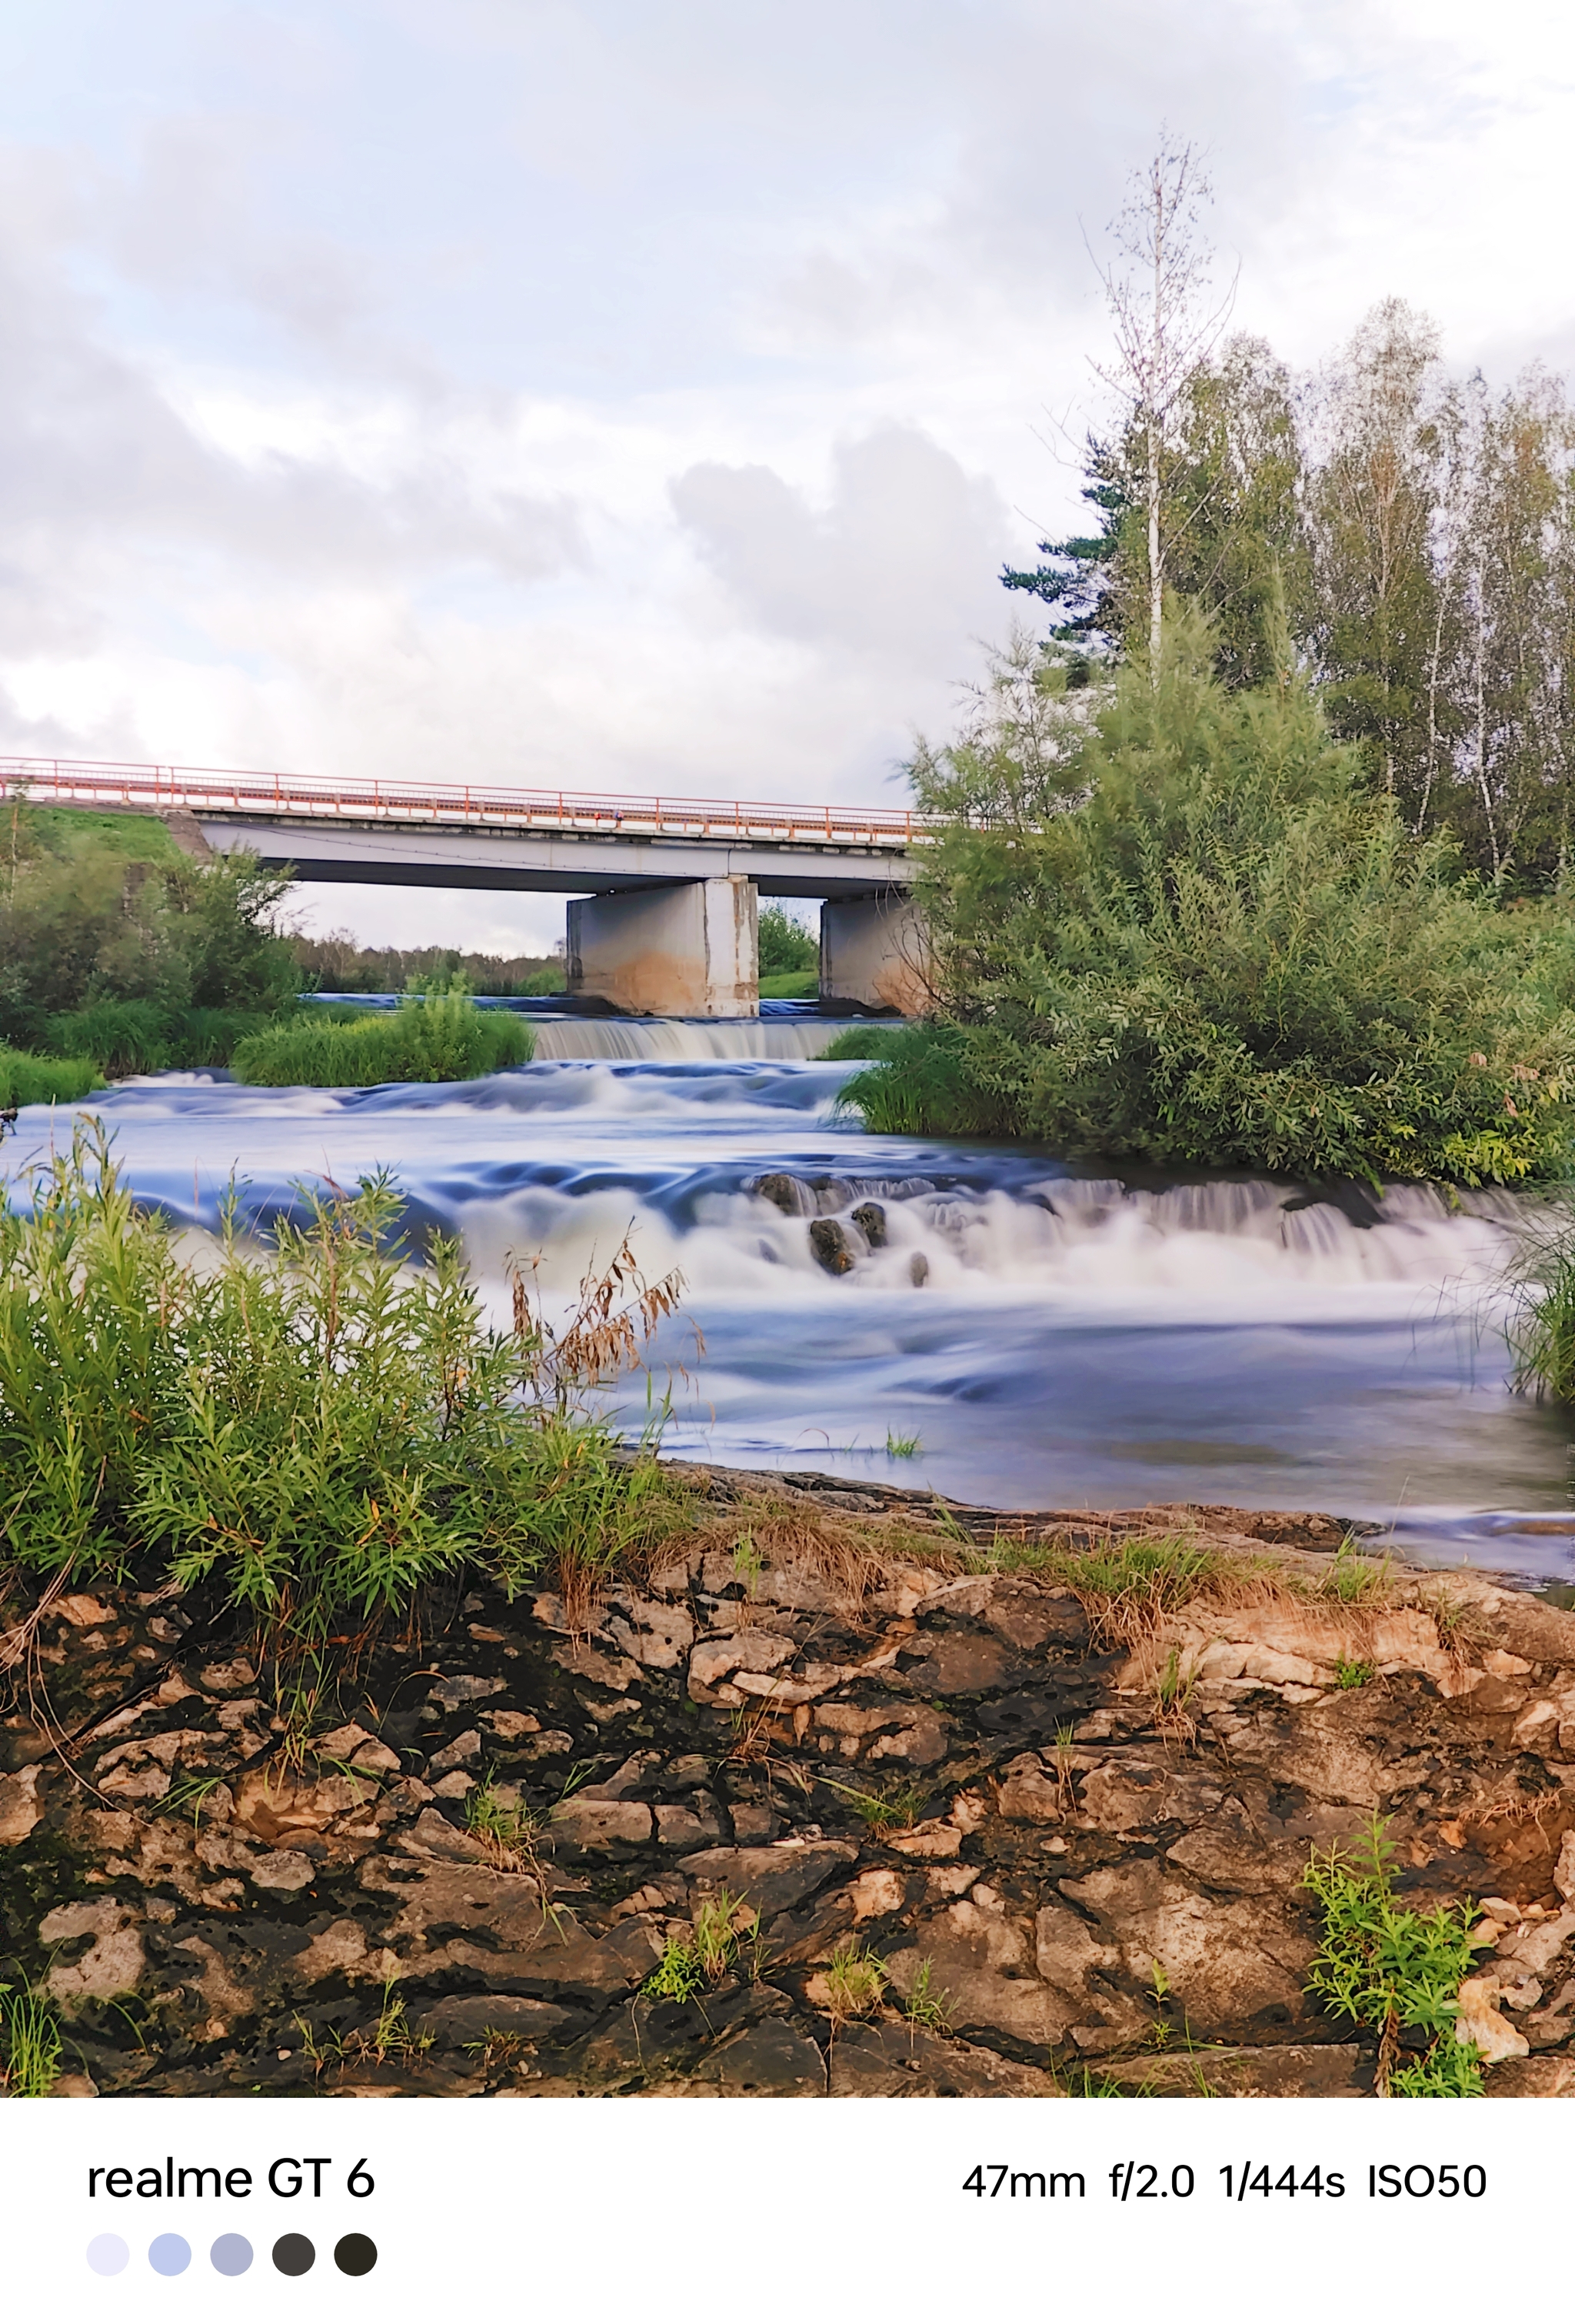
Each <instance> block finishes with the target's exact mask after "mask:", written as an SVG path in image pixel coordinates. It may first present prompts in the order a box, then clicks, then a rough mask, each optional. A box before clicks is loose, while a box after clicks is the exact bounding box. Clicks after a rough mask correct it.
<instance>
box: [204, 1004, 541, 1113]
mask: <svg viewBox="0 0 1575 2324" xmlns="http://www.w3.org/2000/svg"><path fill="white" fill-rule="evenodd" d="M534 1047H535V1035H534V1034H533V1032H532V1031H531V1028H530V1026H529V1025H527V1024H525V1023H524V1022H523V1021H522V1020H521V1019H520V1018H518V1017H514V1016H511V1015H510V1014H509V1012H508V1011H507V1010H501V1009H500V1010H492V1009H478V1008H476V1006H475V1005H474V1001H471V1000H470V998H469V997H468V995H467V994H465V992H464V991H448V992H445V993H436V994H420V993H407V994H406V995H405V997H404V999H403V1000H402V1001H401V1004H400V1006H399V1008H397V1009H392V1010H384V1011H383V1012H382V1013H381V1014H380V1015H378V1016H353V1017H350V1018H349V1019H348V1020H346V1019H344V1018H343V1017H341V1016H339V1015H338V1014H337V1013H336V1015H335V1016H334V1017H328V1016H327V1014H326V1013H325V1014H324V1015H321V1016H319V1015H318V1012H317V1011H316V1010H303V1011H302V1013H301V1014H300V1015H299V1017H296V1018H294V1019H291V1020H290V1022H289V1023H288V1024H284V1025H279V1026H274V1027H272V1028H269V1029H268V1030H266V1031H264V1032H261V1033H254V1034H253V1035H251V1036H250V1037H248V1038H247V1039H246V1040H244V1041H242V1042H241V1043H240V1044H239V1046H238V1047H237V1048H236V1050H235V1057H234V1067H235V1078H236V1080H237V1081H242V1082H251V1083H253V1084H258V1085H259V1086H261V1087H263V1088H268V1089H291V1088H295V1087H298V1086H300V1085H304V1084H315V1085H316V1086H318V1088H324V1089H347V1088H349V1089H355V1088H365V1087H367V1086H368V1085H370V1084H373V1083H375V1082H464V1081H474V1079H476V1078H477V1076H478V1075H480V1074H495V1073H497V1072H499V1071H501V1070H502V1068H503V1067H505V1066H509V1065H524V1064H525V1063H526V1062H527V1060H528V1059H529V1058H530V1056H531V1054H532V1052H533V1050H534Z"/></svg>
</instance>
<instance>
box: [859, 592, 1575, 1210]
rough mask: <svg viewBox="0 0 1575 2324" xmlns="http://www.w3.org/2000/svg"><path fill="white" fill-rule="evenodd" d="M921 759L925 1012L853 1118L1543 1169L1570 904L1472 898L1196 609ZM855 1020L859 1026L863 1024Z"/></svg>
mask: <svg viewBox="0 0 1575 2324" xmlns="http://www.w3.org/2000/svg"><path fill="white" fill-rule="evenodd" d="M1032 682H1033V685H1034V686H1035V687H1036V688H1037V690H1038V692H1039V694H1040V695H1042V696H1044V699H1043V700H1042V701H1041V702H1039V703H1038V704H1037V705H1034V704H1029V705H1027V706H1025V704H1024V701H1023V698H1022V697H1023V692H1024V687H1025V684H1026V683H1027V681H1026V679H1025V676H1024V672H1023V671H1022V669H1020V668H1018V667H1016V666H1014V667H1013V668H1011V669H1009V670H1008V671H1007V672H1005V673H1004V674H1003V677H1002V678H1001V681H1000V684H999V687H998V693H997V696H996V697H995V698H993V699H992V702H991V704H990V707H989V708H988V710H987V712H986V714H985V715H984V716H983V717H982V718H981V721H980V723H979V724H978V725H977V726H976V728H975V730H974V731H973V733H972V734H971V735H970V736H969V737H966V738H964V740H963V742H960V743H959V744H957V745H954V746H953V748H952V749H951V750H950V751H947V752H941V753H938V754H936V753H922V754H921V757H920V760H919V762H918V764H917V766H916V770H915V778H916V786H917V788H918V790H919V794H920V800H921V804H922V805H923V806H924V807H926V808H927V809H929V810H930V811H932V812H935V813H937V814H939V815H942V816H946V817H948V818H949V820H948V821H947V823H946V824H945V825H944V829H943V831H942V834H941V836H940V839H939V842H938V844H937V845H936V847H935V849H934V851H933V854H932V856H931V858H930V861H929V864H928V869H927V874H926V882H925V890H924V895H925V902H926V908H927V911H928V914H929V918H930V922H931V926H932V929H933V932H934V936H935V945H936V948H937V954H938V961H939V968H940V974H941V979H942V986H943V991H944V1010H943V1011H942V1013H941V1016H940V1019H938V1021H936V1022H935V1023H933V1024H929V1025H926V1026H923V1027H917V1028H899V1029H898V1030H896V1031H895V1033H892V1034H884V1033H883V1034H881V1035H880V1037H879V1047H878V1056H877V1061H876V1062H875V1063H873V1064H872V1065H871V1066H870V1070H869V1071H868V1072H866V1073H863V1074H858V1075H855V1076H854V1077H853V1078H852V1080H851V1082H850V1083H849V1084H847V1085H846V1087H845V1090H844V1100H845V1102H848V1103H850V1104H852V1105H854V1106H856V1107H857V1109H858V1110H859V1111H860V1112H861V1114H862V1116H863V1118H864V1120H865V1122H866V1123H867V1125H868V1126H869V1127H870V1128H871V1129H873V1130H892V1131H903V1132H908V1133H929V1134H933V1133H937V1132H939V1133H942V1134H952V1135H968V1136H988V1137H1012V1138H1024V1139H1033V1140H1035V1141H1036V1142H1040V1143H1043V1144H1045V1145H1047V1146H1050V1147H1052V1148H1055V1150H1057V1151H1059V1152H1062V1153H1068V1154H1080V1155H1088V1156H1100V1157H1110V1158H1131V1159H1134V1160H1140V1161H1144V1162H1149V1163H1156V1164H1160V1165H1171V1166H1174V1165H1182V1166H1199V1165H1202V1166H1206V1167H1230V1168H1247V1169H1268V1170H1276V1171H1283V1172H1286V1173H1293V1174H1296V1175H1299V1176H1305V1177H1311V1178H1329V1177H1338V1176H1362V1177H1365V1178H1368V1179H1377V1178H1382V1177H1386V1176H1388V1177H1396V1176H1397V1177H1411V1178H1436V1179H1445V1180H1456V1181H1463V1182H1465V1183H1466V1184H1468V1185H1479V1184H1482V1183H1484V1182H1489V1181H1492V1182H1497V1183H1509V1184H1512V1183H1515V1182H1517V1181H1535V1180H1539V1179H1550V1178H1554V1177H1557V1176H1561V1174H1562V1173H1563V1171H1564V1169H1565V1167H1566V1163H1567V1157H1568V1153H1569V1140H1570V1106H1569V1103H1568V1101H1567V1096H1566V1092H1567V1090H1568V1089H1569V1088H1570V1075H1571V1072H1572V1071H1575V1014H1572V1013H1571V1010H1570V1005H1569V1003H1570V995H1571V993H1572V991H1575V919H1572V917H1571V915H1570V911H1569V909H1568V908H1567V907H1566V906H1564V905H1563V904H1561V903H1557V902H1555V903H1550V904H1547V905H1542V906H1538V905H1532V906H1527V907H1524V908H1519V909H1515V910H1506V909H1503V908H1499V907H1498V906H1497V905H1496V904H1495V903H1494V902H1493V901H1492V900H1491V899H1489V898H1488V897H1486V896H1485V895H1484V894H1483V893H1482V892H1481V891H1480V890H1479V889H1478V887H1477V886H1476V885H1475V884H1474V883H1473V882H1471V881H1468V880H1465V879H1463V878H1461V877H1460V874H1459V871H1458V868H1457V865H1456V862H1455V861H1454V858H1453V857H1452V855H1451V853H1450V849H1449V846H1448V844H1447V843H1445V842H1443V841H1440V840H1430V841H1425V842H1418V841H1415V840H1414V839H1413V838H1411V837H1410V836H1409V835H1407V833H1406V832H1405V830H1404V829H1403V827H1402V825H1401V824H1400V822H1399V820H1398V817H1397V816H1396V815H1395V810H1394V807H1393V805H1392V803H1391V802H1390V801H1388V800H1387V799H1386V798H1382V797H1378V798H1373V797H1370V796H1368V794H1367V793H1366V792H1365V791H1364V790H1363V789H1362V788H1361V787H1360V782H1359V771H1360V770H1359V764H1358V761H1357V759H1356V756H1355V754H1354V752H1352V751H1351V750H1350V749H1349V747H1347V746H1345V745H1343V744H1340V743H1337V742H1334V741H1332V740H1331V736H1330V734H1329V733H1328V731H1327V729H1326V727H1325V725H1324V723H1323V720H1322V715H1321V713H1320V711H1319V709H1318V706H1317V704H1316V703H1315V701H1314V700H1313V696H1311V694H1310V693H1309V692H1308V690H1307V688H1306V687H1304V686H1303V683H1302V682H1301V681H1300V679H1299V678H1297V677H1295V676H1294V674H1290V673H1287V674H1286V675H1285V676H1284V677H1283V678H1280V679H1279V680H1277V681H1276V682H1275V683H1273V684H1271V685H1269V686H1266V687H1259V688H1257V689H1256V690H1243V691H1240V692H1238V693H1235V694H1231V693H1228V692H1227V691H1226V690H1225V688H1224V687H1222V686H1221V685H1220V683H1219V682H1218V680H1217V679H1216V678H1214V677H1213V675H1212V673H1211V668H1210V656H1209V635H1208V631H1207V628H1206V625H1205V624H1203V623H1202V622H1201V621H1200V620H1199V618H1198V617H1197V616H1196V615H1195V614H1191V613H1184V614H1183V615H1182V616H1181V617H1180V618H1179V619H1178V621H1177V622H1176V623H1175V624H1174V626H1173V628H1172V631H1171V633H1170V637H1169V640H1168V642H1167V646H1166V651H1165V661H1164V665H1163V673H1162V676H1161V678H1160V681H1159V683H1158V685H1157V686H1151V685H1150V682H1149V678H1148V675H1147V671H1146V670H1145V669H1141V668H1138V667H1133V668H1129V669H1126V670H1125V671H1123V673H1122V674H1121V675H1120V677H1119V678H1118V680H1117V681H1116V683H1115V686H1114V687H1113V688H1111V689H1110V691H1109V693H1108V694H1107V695H1106V696H1105V698H1104V700H1103V702H1102V705H1096V706H1095V707H1094V710H1093V712H1092V715H1091V714H1090V709H1089V706H1088V705H1089V701H1090V696H1089V694H1088V693H1087V692H1086V691H1084V692H1082V693H1080V694H1077V695H1073V696H1066V695H1064V693H1063V692H1061V691H1059V678H1058V675H1057V673H1056V671H1055V669H1054V667H1053V666H1052V665H1050V664H1045V666H1044V667H1043V668H1042V669H1040V670H1039V671H1037V672H1036V673H1034V674H1033V676H1032ZM866 1037H868V1036H866Z"/></svg>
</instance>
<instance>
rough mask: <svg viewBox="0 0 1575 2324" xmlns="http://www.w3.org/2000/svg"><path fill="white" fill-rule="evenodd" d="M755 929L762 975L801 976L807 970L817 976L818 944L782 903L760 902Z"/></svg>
mask: <svg viewBox="0 0 1575 2324" xmlns="http://www.w3.org/2000/svg"><path fill="white" fill-rule="evenodd" d="M756 928H757V931H758V936H759V943H760V974H761V976H762V977H767V976H795V975H797V976H803V975H806V974H807V973H809V972H810V971H811V970H814V971H815V973H816V975H817V977H818V973H819V970H820V946H819V945H818V944H817V943H816V941H815V937H814V936H811V935H810V933H809V930H808V929H807V928H806V927H802V926H801V925H800V923H799V922H798V921H797V920H796V919H794V918H793V917H792V915H791V914H790V913H789V912H788V911H787V910H785V909H784V908H783V906H782V905H780V904H762V905H761V906H760V916H759V918H758V919H757V921H756ZM782 997H784V998H786V996H785V995H784V996H782Z"/></svg>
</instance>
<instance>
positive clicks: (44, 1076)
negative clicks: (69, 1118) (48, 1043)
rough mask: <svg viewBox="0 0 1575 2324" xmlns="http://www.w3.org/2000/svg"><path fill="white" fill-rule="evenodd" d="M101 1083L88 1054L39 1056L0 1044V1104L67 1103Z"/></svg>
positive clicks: (84, 1094)
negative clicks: (81, 1055) (84, 1055)
mask: <svg viewBox="0 0 1575 2324" xmlns="http://www.w3.org/2000/svg"><path fill="white" fill-rule="evenodd" d="M101 1086H102V1077H101V1075H100V1074H99V1071H98V1068H97V1065H95V1064H94V1063H93V1060H92V1059H91V1057H73V1056H62V1057H40V1056H33V1055H32V1053H31V1052H30V1051H29V1050H26V1049H8V1048H6V1047H4V1046H3V1045H0V1106H11V1105H69V1104H71V1103H72V1102H73V1101H74V1100H75V1099H77V1098H79V1097H86V1096H87V1094H88V1091H89V1090H95V1089H98V1088H100V1087H101Z"/></svg>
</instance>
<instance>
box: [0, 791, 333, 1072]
mask: <svg viewBox="0 0 1575 2324" xmlns="http://www.w3.org/2000/svg"><path fill="white" fill-rule="evenodd" d="M106 825H108V826H110V827H108V828H106V827H105V826H106ZM5 836H6V838H7V840H8V841H9V843H10V854H11V858H12V860H11V862H10V864H9V866H8V872H7V878H6V881H5V890H4V894H3V895H0V1039H3V1040H5V1041H9V1042H11V1043H12V1044H14V1046H15V1047H26V1048H32V1049H47V1048H50V1047H57V1046H59V1044H60V1043H61V1042H64V1043H66V1044H67V1045H68V1047H67V1049H66V1054H68V1055H71V1056H82V1055H87V1056H92V1057H94V1058H95V1060H96V1061H97V1062H98V1063H99V1064H101V1065H108V1066H109V1067H110V1069H111V1070H113V1071H115V1072H123V1071H127V1070H132V1071H135V1070H138V1069H139V1068H140V1067H143V1066H145V1065H162V1064H187V1063H198V1062H204V1063H207V1062H216V1059H213V1058H211V1057H198V1056H192V1055H191V1054H190V1052H191V1048H192V1046H193V1044H194V1043H195V1044H196V1045H197V1046H198V1047H202V1046H203V1045H204V1044H205V1043H206V1045H207V1047H210V1048H211V1047H212V1046H213V1045H214V1036H215V1028H216V1016H215V1012H227V1011H236V1012H240V1013H241V1014H242V1015H243V1016H244V1017H246V1018H249V1019H251V1020H252V1021H253V1022H255V1021H259V1020H261V1019H265V1018H267V1017H269V1016H272V1013H273V1012H274V1010H277V1009H280V1008H281V1007H289V1006H292V1005H293V1001H294V995H295V987H296V982H297V972H296V966H295V962H294V959H293V957H292V956H291V954H290V947H289V945H287V944H285V943H284V941H283V940H282V939H281V937H279V936H276V935H275V934H274V932H273V917H274V913H275V910H276V908H277V907H278V905H279V903H280V901H281V898H282V897H283V895H284V892H285V890H286V888H287V886H288V884H289V883H288V881H285V880H283V879H281V878H280V877H278V876H277V875H276V874H274V873H272V872H267V871H263V870H262V869H261V868H260V866H259V865H258V863H257V862H256V860H255V858H253V857H251V856H245V855H233V856H227V857H226V858H224V859H223V860H222V861H221V862H216V863H211V864H198V863H195V862H192V861H191V860H190V858H189V857H188V856H185V855H182V854H181V853H180V851H179V850H178V849H177V848H176V847H175V846H174V844H173V842H172V841H171V840H170V835H169V833H168V832H167V831H166V830H165V828H164V826H163V825H162V824H161V823H159V822H157V821H156V820H154V819H152V818H150V817H147V816H124V817H121V818H112V817H105V816H70V815H68V814H66V813H65V812H63V811H52V810H45V809H38V810H34V809H31V808H26V807H17V808H14V811H13V815H12V816H11V818H10V821H9V826H8V828H7V831H6V833H5ZM105 1010H108V1011H109V1012H110V1013H109V1014H108V1015H107V1016H106V1015H105V1014H104V1013H103V1012H104V1011H105ZM126 1010H130V1011H132V1012H133V1013H132V1014H130V1015H126V1014H124V1011H126ZM205 1027H206V1030H204V1029H203V1028H205ZM89 1036H90V1037H89Z"/></svg>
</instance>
